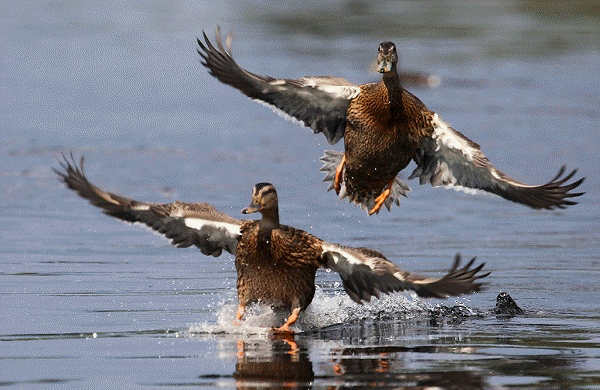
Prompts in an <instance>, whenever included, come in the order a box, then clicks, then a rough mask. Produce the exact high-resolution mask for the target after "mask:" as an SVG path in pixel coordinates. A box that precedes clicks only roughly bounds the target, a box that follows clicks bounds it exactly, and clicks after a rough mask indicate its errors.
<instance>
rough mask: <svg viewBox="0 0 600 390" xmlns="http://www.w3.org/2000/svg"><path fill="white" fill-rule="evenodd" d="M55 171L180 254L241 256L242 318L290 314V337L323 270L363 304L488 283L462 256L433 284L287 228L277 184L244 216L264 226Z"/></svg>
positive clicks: (69, 167) (78, 172) (256, 197)
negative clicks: (252, 309)
mask: <svg viewBox="0 0 600 390" xmlns="http://www.w3.org/2000/svg"><path fill="white" fill-rule="evenodd" d="M61 166H62V170H60V171H59V170H55V171H56V173H57V174H58V175H60V177H61V178H62V180H63V181H64V182H65V184H66V185H67V186H68V187H69V188H70V189H72V190H74V191H76V192H77V193H78V194H79V195H80V196H81V197H83V198H85V199H88V200H89V201H90V203H91V204H93V205H94V206H97V207H99V208H101V209H102V210H103V212H104V213H105V214H107V215H110V216H112V217H114V218H118V219H121V220H123V221H126V222H131V223H133V222H141V223H143V224H146V225H147V226H149V227H151V228H152V229H154V230H156V231H157V232H159V233H161V234H163V235H164V236H165V237H167V238H169V239H171V242H172V244H173V245H176V246H178V247H189V246H192V245H194V246H197V247H198V248H199V249H200V250H201V251H202V253H204V254H206V255H212V256H220V255H221V253H222V252H223V250H226V251H228V252H229V253H231V254H233V255H235V267H236V270H237V292H238V301H239V306H238V313H237V319H238V320H239V319H242V317H243V315H244V312H245V310H246V307H248V305H250V304H252V303H256V302H258V303H264V304H268V305H271V306H273V307H274V308H278V309H283V310H286V311H290V312H291V314H290V316H289V317H288V319H287V321H286V322H285V323H284V324H283V325H282V326H281V327H279V328H277V329H278V330H279V331H283V332H288V331H290V326H291V325H292V324H293V323H294V322H295V321H296V320H297V319H298V315H299V314H300V312H301V311H302V310H305V309H306V307H307V306H308V305H309V304H310V303H311V301H312V299H313V297H314V294H315V275H316V272H317V269H319V268H329V269H331V270H334V271H336V272H338V273H339V275H340V277H341V279H342V283H343V285H344V289H345V290H346V292H347V293H348V295H349V296H350V298H352V299H353V300H354V301H355V302H359V303H360V302H362V301H368V300H370V299H371V297H372V296H376V297H379V296H380V295H381V294H385V293H390V292H393V291H401V290H414V291H415V292H416V293H417V294H418V295H419V296H422V297H438V298H445V297H448V296H450V295H461V294H467V293H471V292H475V291H479V290H480V289H481V287H482V283H481V282H480V281H479V280H478V279H480V278H483V277H485V276H487V274H481V273H480V271H481V269H482V267H483V264H481V265H479V266H477V267H474V268H471V266H472V265H473V261H474V259H473V260H471V261H470V262H469V263H468V264H467V265H466V266H464V267H463V268H460V269H459V268H458V267H459V264H460V257H459V256H458V255H457V256H456V257H455V260H454V264H453V266H452V268H451V269H450V271H449V272H448V273H447V274H446V275H445V276H444V277H442V278H438V279H435V278H425V277H423V276H420V275H417V274H414V273H411V272H408V271H404V270H401V269H400V268H398V267H397V266H395V265H394V264H393V263H391V262H389V261H388V260H387V259H386V258H385V256H383V255H382V254H381V253H379V252H377V251H374V250H372V249H367V248H352V247H347V246H342V245H337V244H331V243H328V242H326V241H323V240H321V239H320V238H318V237H315V236H313V235H311V234H310V233H307V232H305V231H303V230H300V229H296V228H293V227H289V226H285V225H282V224H280V223H279V208H278V200H277V192H276V191H275V188H274V187H273V185H271V184H269V183H259V184H257V185H255V186H254V189H253V192H252V201H251V204H250V206H248V207H247V208H245V209H244V210H242V213H244V214H248V213H255V212H259V213H261V215H262V218H261V219H260V220H256V221H252V220H246V221H243V220H238V219H236V218H233V217H231V216H229V215H227V214H225V213H222V212H219V211H217V210H216V209H215V208H214V207H213V206H211V205H209V204H206V203H183V202H174V203H168V204H154V203H146V202H140V201H136V200H133V199H128V198H125V197H122V196H119V195H116V194H112V193H109V192H106V191H103V190H102V189H100V188H98V187H96V186H94V185H93V184H91V183H90V182H89V181H88V180H87V178H86V177H85V175H84V172H83V159H81V162H80V164H79V166H78V165H77V164H76V163H75V161H74V160H73V158H72V157H71V160H68V159H66V158H65V160H64V162H62V163H61Z"/></svg>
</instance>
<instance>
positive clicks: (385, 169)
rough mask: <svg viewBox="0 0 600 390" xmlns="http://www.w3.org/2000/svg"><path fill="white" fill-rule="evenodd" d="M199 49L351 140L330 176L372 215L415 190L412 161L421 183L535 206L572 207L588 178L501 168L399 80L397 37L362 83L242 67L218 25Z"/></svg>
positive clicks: (240, 81)
mask: <svg viewBox="0 0 600 390" xmlns="http://www.w3.org/2000/svg"><path fill="white" fill-rule="evenodd" d="M203 38H204V42H202V41H201V40H200V39H198V45H199V49H198V53H199V54H200V56H201V57H202V59H203V61H202V64H203V65H204V66H206V67H207V68H208V69H209V72H210V74H211V75H213V76H214V77H216V78H217V79H218V80H219V81H221V82H222V83H224V84H227V85H230V86H232V87H234V88H236V89H238V90H240V91H241V92H242V93H243V94H245V95H246V96H248V97H249V98H251V99H253V100H256V101H258V102H260V103H263V104H264V105H267V106H269V107H270V108H272V109H274V110H275V111H276V112H278V113H280V114H283V116H284V117H287V118H289V119H292V120H295V121H297V122H300V123H301V124H302V125H304V126H307V127H310V128H311V129H312V130H313V131H314V132H315V133H323V134H324V135H325V137H326V138H327V141H329V143H331V144H334V143H336V142H338V141H339V140H340V139H342V138H344V147H345V150H344V152H343V153H342V152H335V151H326V152H325V155H324V156H323V157H322V158H321V160H322V161H323V162H324V165H323V167H322V168H321V170H322V171H324V172H326V176H325V181H331V182H332V183H331V186H330V188H329V189H331V188H333V189H335V191H336V193H337V194H338V195H339V196H340V197H341V198H344V197H348V198H349V200H350V201H351V202H354V203H356V204H359V205H360V206H361V207H362V208H364V209H366V210H367V211H368V213H369V214H374V213H378V212H379V210H380V209H381V207H382V206H384V205H385V207H387V209H388V210H389V209H390V207H391V206H392V204H393V203H396V204H397V205H399V198H400V197H402V196H406V195H407V193H408V191H410V188H409V187H408V186H407V185H406V184H405V183H403V182H402V181H401V180H400V179H399V178H398V177H397V175H398V173H399V172H400V171H401V170H403V169H404V168H406V166H407V165H408V164H409V163H410V162H411V160H412V161H414V162H415V163H416V165H417V167H416V168H415V170H414V171H413V172H412V174H411V175H410V177H409V179H412V178H419V181H420V183H421V184H425V183H431V185H432V186H434V187H437V186H453V187H456V188H468V189H475V190H483V191H486V192H489V193H493V194H496V195H499V196H501V197H503V198H505V199H508V200H510V201H513V202H517V203H521V204H523V205H526V206H529V207H531V208H534V209H549V210H551V209H555V208H565V207H566V206H570V205H574V204H576V202H574V201H573V200H571V198H574V197H578V196H580V195H582V194H583V192H577V193H575V192H572V190H573V189H575V188H576V187H578V186H579V185H580V184H581V183H582V182H583V178H581V179H579V180H577V181H573V182H571V183H567V182H568V181H569V180H571V179H572V178H573V177H574V176H575V173H576V172H577V170H573V171H572V172H570V173H568V174H566V175H565V172H566V171H565V167H564V166H563V167H562V168H561V169H560V170H559V172H558V174H557V175H556V176H555V177H554V178H553V179H552V180H550V181H549V182H547V183H546V184H542V185H528V184H525V183H522V182H520V181H517V180H514V179H512V178H510V177H508V176H507V175H505V174H504V173H502V172H500V171H499V170H497V169H496V168H494V167H493V166H492V165H491V164H490V162H489V160H488V159H487V157H486V156H485V155H484V154H483V153H482V152H481V150H480V148H479V145H477V144H476V143H474V142H473V141H471V140H470V139H468V138H467V137H465V136H464V135H463V134H461V133H459V132H458V131H456V130H454V129H452V128H451V127H450V126H449V125H448V124H447V123H446V122H444V121H443V120H442V119H441V118H440V117H439V115H438V114H436V113H435V112H433V111H431V110H429V109H428V108H427V107H426V106H425V105H424V104H423V103H422V102H421V101H420V100H419V99H418V98H417V97H416V96H414V95H413V94H411V93H410V92H408V91H406V90H405V89H404V88H403V87H402V85H401V83H400V78H399V77H398V71H397V64H398V53H397V50H396V45H395V44H393V43H392V42H382V43H381V44H380V45H379V48H378V52H377V71H378V72H379V73H381V76H382V78H381V81H380V82H378V83H375V84H362V85H356V84H353V83H350V82H349V81H347V80H344V79H341V78H337V77H323V76H321V77H303V78H299V79H278V78H273V77H269V76H258V75H256V74H254V73H250V72H248V71H247V70H244V69H242V68H241V67H240V66H239V65H238V64H237V63H236V62H235V60H234V59H233V57H232V56H231V36H229V35H228V36H227V39H226V47H225V46H224V45H223V42H222V41H221V35H220V31H219V29H218V28H217V34H216V39H215V41H216V47H215V46H214V45H213V44H212V43H211V42H210V40H209V39H208V37H207V36H206V34H205V33H204V34H203Z"/></svg>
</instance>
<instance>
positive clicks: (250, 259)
mask: <svg viewBox="0 0 600 390" xmlns="http://www.w3.org/2000/svg"><path fill="white" fill-rule="evenodd" d="M241 232H242V238H241V239H240V242H239V244H238V249H237V253H236V259H235V266H236V269H237V270H238V282H237V288H238V300H239V304H240V305H242V306H248V305H250V304H252V303H256V302H264V303H267V304H270V305H272V306H274V307H277V308H280V309H284V310H288V311H290V310H292V309H293V308H296V307H300V308H301V310H304V309H306V307H307V306H308V305H309V304H310V302H311V301H312V299H313V296H314V295H315V275H316V272H317V269H318V268H320V267H324V266H325V263H324V261H323V259H322V257H321V252H322V250H321V248H320V246H319V245H317V244H318V243H319V242H320V240H318V239H317V238H316V237H314V236H312V235H310V234H308V233H306V232H305V231H302V230H298V229H294V228H292V227H289V226H285V225H280V226H279V227H278V228H277V229H263V230H262V231H261V228H260V226H259V223H258V222H255V221H252V222H246V223H245V224H244V225H242V228H241Z"/></svg>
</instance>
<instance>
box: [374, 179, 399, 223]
mask: <svg viewBox="0 0 600 390" xmlns="http://www.w3.org/2000/svg"><path fill="white" fill-rule="evenodd" d="M395 180H396V178H395V177H393V178H392V180H390V182H389V183H388V185H387V186H385V189H384V190H383V191H382V192H381V194H380V195H379V196H378V197H377V198H375V206H373V208H372V209H371V210H369V215H373V214H375V213H378V212H379V210H381V206H383V205H384V203H385V200H386V199H387V198H388V197H389V196H390V194H391V193H392V186H393V185H394V181H395Z"/></svg>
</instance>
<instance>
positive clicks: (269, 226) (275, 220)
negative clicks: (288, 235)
mask: <svg viewBox="0 0 600 390" xmlns="http://www.w3.org/2000/svg"><path fill="white" fill-rule="evenodd" d="M261 213H262V218H261V220H260V221H258V226H259V228H260V229H261V230H263V231H271V230H273V229H277V228H278V227H279V209H278V208H277V207H275V208H272V209H269V210H262V212H261Z"/></svg>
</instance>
